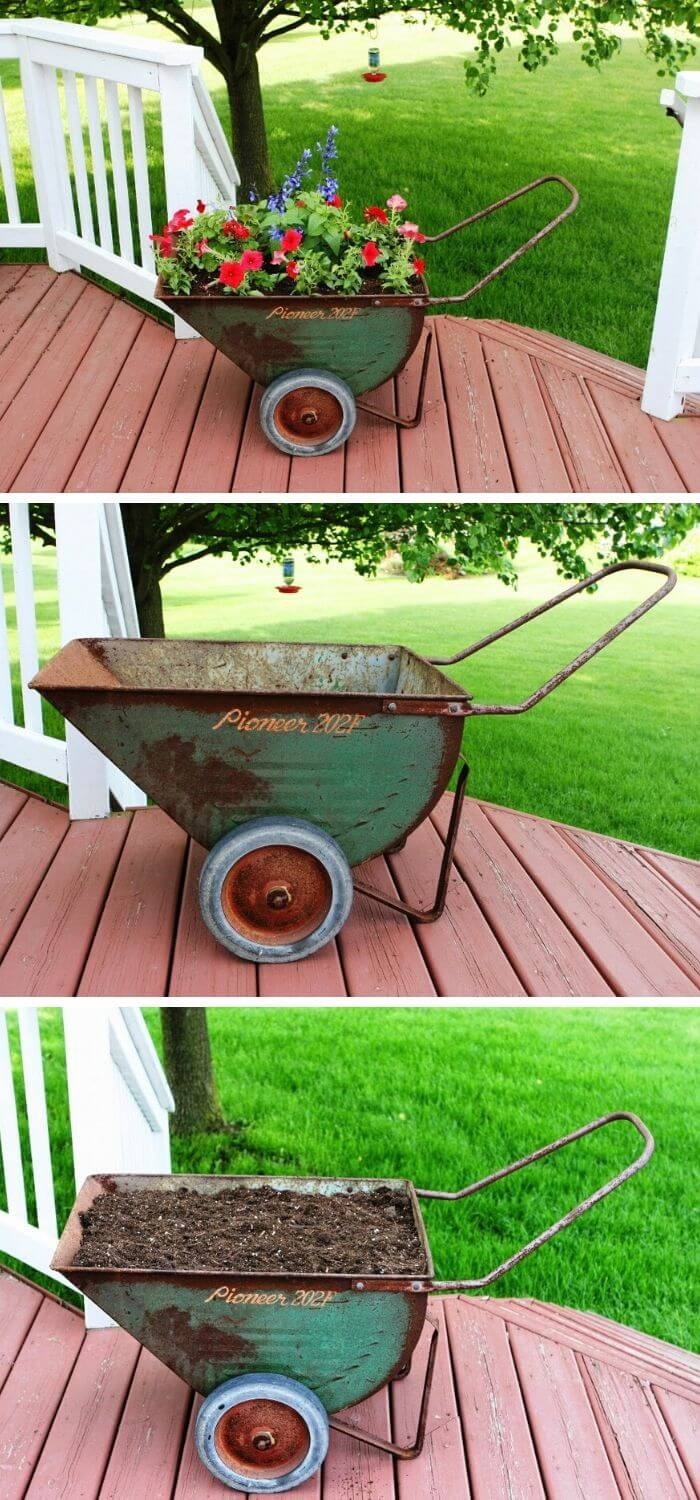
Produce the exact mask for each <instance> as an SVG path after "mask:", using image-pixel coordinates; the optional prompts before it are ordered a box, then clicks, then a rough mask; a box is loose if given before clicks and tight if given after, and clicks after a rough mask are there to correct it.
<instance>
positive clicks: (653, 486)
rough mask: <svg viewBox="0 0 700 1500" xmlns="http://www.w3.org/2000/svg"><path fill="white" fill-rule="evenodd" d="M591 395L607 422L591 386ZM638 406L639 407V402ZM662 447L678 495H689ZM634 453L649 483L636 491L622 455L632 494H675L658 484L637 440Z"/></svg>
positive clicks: (670, 458) (651, 428) (670, 487)
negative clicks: (674, 480)
mask: <svg viewBox="0 0 700 1500" xmlns="http://www.w3.org/2000/svg"><path fill="white" fill-rule="evenodd" d="M602 383H603V382H601V384H602ZM591 395H592V397H593V400H594V401H595V403H596V406H597V407H598V410H599V412H600V415H601V418H602V420H603V422H605V415H604V413H603V411H602V410H601V404H600V399H599V398H598V397H597V396H596V394H595V389H594V387H593V385H591ZM636 404H637V405H639V403H638V402H637V403H636ZM649 420H650V423H651V419H649ZM605 426H606V430H608V431H609V429H608V428H607V423H605ZM650 431H652V432H653V431H654V429H653V427H651V426H650ZM659 441H660V440H659ZM661 447H662V448H663V451H664V454H665V455H666V457H667V459H668V463H669V467H670V468H671V469H672V470H673V473H674V475H675V477H676V483H677V486H678V491H677V493H678V494H682V495H687V493H688V488H687V485H686V484H685V482H684V480H683V478H682V476H681V474H680V473H679V471H678V468H677V465H676V464H675V462H674V460H673V458H672V457H671V455H670V453H668V451H667V449H666V446H665V444H663V443H662V444H661ZM634 453H635V457H636V458H637V460H638V462H639V464H640V466H641V467H642V469H643V470H644V471H645V477H646V480H647V483H646V485H644V486H642V488H641V489H640V488H637V489H636V490H635V487H634V482H633V479H632V476H631V474H630V473H629V471H628V468H627V467H626V466H625V464H624V461H623V458H622V455H620V462H621V463H622V464H623V468H624V469H625V475H626V477H627V484H628V488H629V492H630V494H642V493H643V492H644V490H645V489H646V490H648V491H649V492H653V493H654V494H656V495H658V494H663V493H664V492H665V491H667V490H669V489H671V491H672V492H673V489H672V486H670V485H667V484H663V483H662V484H658V483H657V482H656V476H655V475H654V474H653V473H650V472H649V463H648V453H646V452H645V453H642V452H641V450H640V448H639V445H638V443H637V442H636V440H635V446H634Z"/></svg>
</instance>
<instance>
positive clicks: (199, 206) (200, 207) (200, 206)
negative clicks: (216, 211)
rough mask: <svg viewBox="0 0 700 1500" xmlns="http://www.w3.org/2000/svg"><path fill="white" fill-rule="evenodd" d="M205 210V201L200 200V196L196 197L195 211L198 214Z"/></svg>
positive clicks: (203, 212)
mask: <svg viewBox="0 0 700 1500" xmlns="http://www.w3.org/2000/svg"><path fill="white" fill-rule="evenodd" d="M206 211H207V205H206V203H203V202H202V200H201V198H198V199H197V213H198V214H205V213H206Z"/></svg>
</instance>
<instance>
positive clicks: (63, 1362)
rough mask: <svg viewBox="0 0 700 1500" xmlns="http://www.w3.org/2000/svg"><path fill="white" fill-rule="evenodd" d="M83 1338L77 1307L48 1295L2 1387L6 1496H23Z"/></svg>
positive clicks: (16, 1499) (17, 1499)
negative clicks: (62, 1303) (69, 1306)
mask: <svg viewBox="0 0 700 1500" xmlns="http://www.w3.org/2000/svg"><path fill="white" fill-rule="evenodd" d="M83 1338H84V1328H83V1323H82V1319H81V1318H79V1317H77V1316H76V1314H75V1312H74V1311H73V1309H72V1308H68V1307H62V1306H60V1305H59V1303H58V1302H54V1301H53V1300H49V1298H45V1299H44V1301H43V1302H42V1305H41V1307H40V1309H39V1311H38V1313H37V1315H36V1318H35V1319H34V1322H33V1323H32V1326H31V1329H30V1330H29V1333H28V1335H27V1338H26V1340H25V1342H24V1344H23V1345H22V1348H21V1350H20V1352H19V1354H18V1356H17V1359H16V1361H15V1364H14V1365H13V1368H12V1370H11V1372H10V1374H9V1375H8V1377H7V1380H6V1381H5V1384H4V1386H3V1388H2V1391H1V1392H0V1475H1V1476H2V1500H23V1496H24V1494H25V1491H26V1488H27V1485H28V1483H29V1480H30V1478H31V1475H32V1471H33V1469H34V1465H35V1464H36V1461H37V1458H38V1457H39V1454H40V1452H41V1449H42V1447H43V1444H44V1439H45V1437H46V1434H47V1432H48V1431H49V1429H50V1427H51V1423H52V1421H53V1417H54V1413H55V1411H56V1408H57V1407H58V1404H59V1402H60V1400H61V1397H62V1395H63V1392H64V1390H65V1387H66V1384H67V1381H68V1379H69V1376H70V1373H71V1370H72V1369H73V1365H74V1364H75V1361H76V1359H77V1356H78V1351H79V1349H80V1346H81V1344H82V1342H83Z"/></svg>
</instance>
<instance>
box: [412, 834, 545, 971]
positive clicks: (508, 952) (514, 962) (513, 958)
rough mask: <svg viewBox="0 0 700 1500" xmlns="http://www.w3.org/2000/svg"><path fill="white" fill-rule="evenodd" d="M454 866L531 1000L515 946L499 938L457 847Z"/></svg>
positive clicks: (505, 938)
mask: <svg viewBox="0 0 700 1500" xmlns="http://www.w3.org/2000/svg"><path fill="white" fill-rule="evenodd" d="M430 820H431V822H432V824H433V827H434V828H435V829H436V830H437V832H438V834H439V833H440V829H439V828H438V826H437V824H436V822H435V818H434V815H433V813H431V814H430ZM454 865H455V868H456V870H457V872H458V874H459V876H460V878H461V879H462V880H463V881H464V884H465V885H466V887H467V889H468V891H469V892H470V894H471V895H472V896H473V898H474V902H475V904H476V906H477V907H478V909H479V911H480V912H481V915H482V917H483V919H484V922H485V923H486V925H487V927H488V929H489V931H490V932H491V934H492V936H493V939H494V942H495V943H497V945H498V947H499V948H500V949H501V950H502V952H503V953H505V956H506V958H507V959H508V962H509V964H510V966H511V968H512V969H513V970H514V971H515V974H516V977H517V979H518V980H519V981H520V984H521V985H522V988H523V991H524V994H525V998H526V999H533V997H534V996H533V991H532V990H531V988H530V986H529V982H528V979H527V976H526V973H525V970H524V968H521V966H520V963H519V962H518V958H517V954H516V951H515V946H514V945H513V944H511V943H509V942H508V939H507V937H506V936H505V935H504V936H503V937H501V934H500V932H499V931H498V929H497V927H496V925H495V923H494V922H492V921H491V920H490V918H489V913H488V911H487V910H486V908H485V906H484V904H483V902H482V901H480V900H479V890H478V885H477V884H475V883H474V881H473V880H472V879H470V877H469V874H468V864H467V861H466V859H464V858H463V857H461V855H460V851H459V849H458V848H457V847H455V851H454ZM518 998H520V997H518ZM534 998H536V997H534Z"/></svg>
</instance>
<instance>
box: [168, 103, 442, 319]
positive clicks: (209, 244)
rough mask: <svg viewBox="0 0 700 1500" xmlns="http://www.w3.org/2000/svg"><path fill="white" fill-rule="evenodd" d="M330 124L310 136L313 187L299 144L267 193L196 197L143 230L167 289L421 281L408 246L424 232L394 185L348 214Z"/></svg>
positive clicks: (258, 290)
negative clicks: (225, 202)
mask: <svg viewBox="0 0 700 1500" xmlns="http://www.w3.org/2000/svg"><path fill="white" fill-rule="evenodd" d="M337 134H338V132H337V127H336V126H335V125H331V127H330V130H329V131H328V136H327V139H326V142H325V145H321V143H320V142H319V143H318V145H317V148H316V149H317V152H318V154H319V157H320V163H319V173H318V181H317V183H316V185H315V187H313V188H312V187H310V186H308V185H307V180H308V179H309V178H310V177H311V176H312V174H313V166H312V162H313V153H312V151H311V150H309V149H308V148H307V150H305V151H304V152H302V155H301V157H300V158H299V161H298V162H297V164H296V166H295V168H294V170H293V171H292V172H290V173H289V174H288V175H287V177H285V179H284V182H283V183H282V186H281V187H280V188H279V190H278V192H276V193H271V194H270V196H269V197H268V198H256V196H255V195H254V194H251V198H250V202H249V203H247V204H242V205H238V206H237V207H236V208H235V209H234V208H220V207H210V206H209V205H208V204H206V203H202V202H201V201H200V202H198V203H197V208H196V213H190V212H189V211H188V210H187V209H184V208H181V209H178V211H177V213H175V214H173V217H172V218H171V219H170V221H169V223H167V224H166V225H165V227H164V229H163V232H162V234H154V235H152V236H151V238H152V240H153V243H154V246H155V254H156V265H157V268H158V272H159V274H160V276H161V279H162V281H163V284H164V286H166V287H167V288H168V290H169V291H170V292H174V293H176V294H178V293H179V294H184V295H187V294H190V293H195V294H198V295H201V294H202V293H205V294H207V293H224V294H226V295H229V294H237V295H239V296H246V297H255V296H270V295H274V296H275V297H278V296H280V295H282V296H293V295H294V294H295V293H296V294H297V295H302V296H309V295H313V294H314V293H323V292H325V293H335V294H336V295H337V294H338V293H340V294H345V295H346V296H356V295H357V294H359V293H361V292H364V291H375V292H376V290H377V287H379V288H380V289H381V291H382V292H385V293H394V294H396V295H402V294H408V293H410V292H412V291H419V290H421V283H420V278H421V277H422V276H423V273H424V271H425V261H424V260H423V258H422V257H421V256H420V255H419V254H417V253H416V247H417V246H418V245H419V244H421V243H422V242H423V241H424V240H425V235H424V234H421V232H420V229H419V227H418V225H417V224H414V223H412V222H411V221H410V220H407V219H405V218H404V217H403V215H404V211H405V209H406V208H407V206H408V205H407V203H406V200H405V199H404V198H402V197H401V195H400V193H394V194H393V195H392V196H391V197H390V198H388V199H387V201H386V205H385V206H381V205H379V204H371V205H369V206H368V207H367V208H365V210H364V213H363V215H362V221H361V222H360V223H357V222H356V221H355V220H354V219H353V217H352V215H351V213H350V209H349V207H348V206H347V205H346V204H345V203H344V202H343V199H342V198H341V197H340V195H339V192H338V183H337V181H336V178H335V176H334V171H333V162H334V159H335V157H336V156H337V144H336V137H337Z"/></svg>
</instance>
